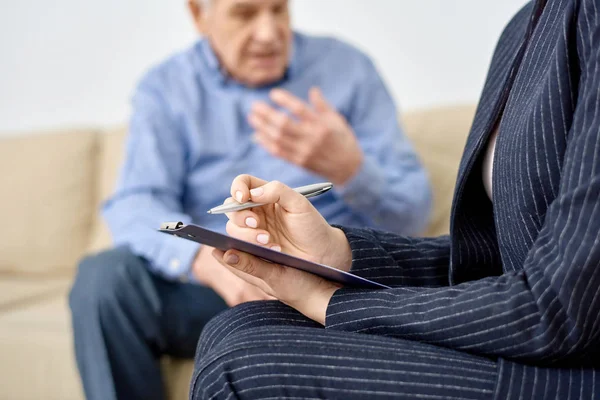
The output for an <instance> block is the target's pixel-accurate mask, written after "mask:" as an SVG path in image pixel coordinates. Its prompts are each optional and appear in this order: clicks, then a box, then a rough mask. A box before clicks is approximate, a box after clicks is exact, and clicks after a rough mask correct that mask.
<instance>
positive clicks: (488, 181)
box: [481, 128, 498, 200]
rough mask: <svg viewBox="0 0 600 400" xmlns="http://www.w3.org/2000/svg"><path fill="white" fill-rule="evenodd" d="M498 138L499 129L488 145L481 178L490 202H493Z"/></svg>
mask: <svg viewBox="0 0 600 400" xmlns="http://www.w3.org/2000/svg"><path fill="white" fill-rule="evenodd" d="M497 137H498V129H497V128H496V130H495V131H494V133H492V136H491V137H490V140H489V142H488V145H487V150H486V153H485V158H484V159H483V167H482V171H481V176H482V177H483V186H484V187H485V192H486V193H487V195H488V197H489V198H490V200H492V173H493V169H494V151H495V150H496V138H497Z"/></svg>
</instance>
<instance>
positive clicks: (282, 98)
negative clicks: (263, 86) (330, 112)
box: [270, 89, 315, 120]
mask: <svg viewBox="0 0 600 400" xmlns="http://www.w3.org/2000/svg"><path fill="white" fill-rule="evenodd" d="M270 97H271V100H273V101H274V102H275V104H277V105H279V106H280V107H283V108H285V109H287V110H288V111H290V112H291V113H292V115H294V116H295V117H296V118H298V119H300V120H313V119H314V118H315V113H314V111H313V110H312V109H311V108H310V106H309V105H308V104H306V103H305V102H304V101H302V100H301V99H299V98H298V97H296V96H294V95H293V94H291V93H290V92H288V91H287V90H283V89H273V90H271V94H270Z"/></svg>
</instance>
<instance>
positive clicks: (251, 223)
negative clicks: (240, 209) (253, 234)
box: [246, 217, 258, 228]
mask: <svg viewBox="0 0 600 400" xmlns="http://www.w3.org/2000/svg"><path fill="white" fill-rule="evenodd" d="M246 225H247V226H249V227H250V228H256V227H257V226H258V222H257V221H256V219H254V218H252V217H248V218H246Z"/></svg>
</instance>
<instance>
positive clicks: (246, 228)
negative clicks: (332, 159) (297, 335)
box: [213, 175, 352, 324]
mask: <svg viewBox="0 0 600 400" xmlns="http://www.w3.org/2000/svg"><path fill="white" fill-rule="evenodd" d="M231 194H232V197H234V198H235V199H236V200H237V201H239V202H245V201H248V200H252V201H254V202H257V203H266V205H264V206H260V207H255V208H254V209H251V210H242V211H239V212H235V213H230V214H228V215H227V216H228V218H229V222H228V223H227V233H229V234H230V235H231V236H233V237H236V238H238V239H241V240H245V241H248V242H252V243H255V244H258V245H261V246H265V247H268V248H271V249H274V250H277V251H282V252H285V253H287V254H290V255H293V256H296V257H300V258H304V259H307V260H310V261H313V262H316V263H320V264H326V265H329V266H332V267H334V268H338V269H341V270H344V271H348V270H349V269H350V265H351V262H352V255H351V251H350V246H349V244H348V241H347V239H346V236H345V235H344V233H343V232H342V231H341V230H339V229H337V228H333V227H331V226H330V225H329V224H328V223H327V222H326V221H325V219H324V218H323V217H322V216H321V215H320V214H319V212H318V211H317V210H316V209H315V208H314V207H313V205H312V204H311V203H310V202H309V201H308V200H307V199H306V198H305V197H304V196H302V195H301V194H299V193H297V192H295V191H294V190H292V189H291V188H289V187H287V186H285V185H283V184H281V183H279V182H268V183H267V182H266V181H263V180H260V179H257V178H254V177H251V176H248V175H241V176H239V177H237V178H236V179H235V180H234V182H233V184H232V186H231ZM213 256H214V257H215V258H216V259H217V260H218V261H219V262H221V263H222V264H223V265H225V266H226V267H227V268H228V269H229V270H230V271H231V272H233V273H234V274H236V275H237V276H239V277H240V278H242V279H244V280H245V281H247V282H249V283H251V284H253V285H255V286H256V287H258V288H260V289H261V290H262V291H264V292H265V293H266V294H267V295H270V296H273V297H275V298H277V299H279V300H280V301H282V302H283V303H285V304H288V305H289V306H291V307H294V308H295V309H297V310H298V311H300V312H301V313H303V314H304V315H306V316H307V317H309V318H311V319H313V320H315V321H317V322H320V323H322V324H325V314H326V310H327V305H328V304H329V300H330V299H331V296H332V295H333V293H334V292H335V291H336V290H337V289H339V288H340V287H341V286H340V285H338V284H336V283H333V282H330V281H327V280H326V279H323V278H321V277H319V276H316V275H313V274H310V273H308V272H304V271H301V270H298V269H295V268H290V267H286V266H282V265H278V264H273V263H269V262H267V261H264V260H262V259H259V258H257V257H254V256H251V255H249V254H246V253H243V252H240V251H237V250H229V251H227V252H226V253H223V252H222V251H219V250H215V251H214V252H213Z"/></svg>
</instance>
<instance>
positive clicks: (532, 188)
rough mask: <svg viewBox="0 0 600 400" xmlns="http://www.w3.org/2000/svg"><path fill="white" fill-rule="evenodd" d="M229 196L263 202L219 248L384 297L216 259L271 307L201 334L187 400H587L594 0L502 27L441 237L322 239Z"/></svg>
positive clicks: (544, 8)
mask: <svg viewBox="0 0 600 400" xmlns="http://www.w3.org/2000/svg"><path fill="white" fill-rule="evenodd" d="M380 184H385V183H383V182H381V183H380ZM375 186H376V185H375ZM250 189H253V190H252V192H250ZM237 191H241V192H242V193H243V198H244V200H246V199H248V198H250V196H251V197H252V199H253V200H256V201H260V202H265V203H270V204H269V205H267V206H264V207H259V208H255V209H253V210H246V211H241V212H238V213H234V214H231V215H230V216H229V217H230V221H229V223H228V231H229V233H230V234H231V235H234V236H236V237H239V238H242V239H245V240H249V241H254V242H256V236H257V235H258V234H261V233H262V234H268V235H269V238H270V240H269V244H267V246H269V247H276V246H279V247H281V249H282V250H283V251H285V252H286V253H289V254H292V255H296V256H299V257H303V258H307V259H310V260H313V261H317V262H321V263H324V264H328V265H332V266H335V267H336V268H339V269H343V270H350V271H352V272H353V273H355V274H358V275H361V276H363V277H366V278H369V279H373V280H376V281H379V282H381V283H384V284H387V285H389V286H391V287H392V289H389V290H364V289H362V290H360V289H352V288H340V287H339V286H337V285H335V284H333V283H331V282H327V281H325V280H323V279H321V278H319V277H316V276H313V275H310V274H307V273H304V272H301V271H298V270H295V269H291V268H285V267H283V266H279V265H274V264H267V263H264V262H262V261H260V260H258V259H256V258H253V257H251V256H249V255H247V254H243V253H240V252H237V251H229V252H227V253H226V254H223V253H219V252H216V253H215V257H217V258H218V259H219V260H220V261H221V262H222V264H223V265H224V266H226V267H227V268H229V269H231V270H232V271H234V273H236V274H238V275H239V276H241V277H243V278H244V279H246V280H247V281H249V282H251V283H253V284H255V285H256V286H258V287H259V288H261V289H263V290H264V291H265V292H266V293H268V294H270V295H272V296H274V297H276V298H278V299H279V300H280V301H281V302H256V303H247V304H245V305H242V306H239V307H236V308H234V309H231V310H228V311H227V312H225V313H224V314H222V315H220V316H219V317H217V318H216V319H214V320H213V321H212V322H211V323H210V324H209V326H207V328H206V329H205V331H204V333H203V335H202V338H201V340H200V343H199V346H198V352H197V359H196V366H195V373H194V376H193V379H192V383H191V394H190V397H191V398H193V399H203V398H240V399H250V398H251V399H255V398H260V399H266V398H341V399H353V398H368V399H375V398H426V399H446V398H456V399H488V398H498V399H517V398H519V399H521V398H522V399H546V398H557V399H599V398H600V357H599V356H600V1H598V0H538V1H536V2H532V3H530V4H528V5H527V6H525V7H524V8H523V9H522V10H521V11H520V12H519V13H518V14H517V15H516V16H515V17H514V18H513V20H512V21H511V22H510V23H509V24H508V25H507V27H506V29H505V31H504V33H503V34H502V37H501V38H500V41H499V43H498V46H497V49H496V52H495V54H494V57H493V59H492V63H491V67H490V71H489V75H488V78H487V81H486V84H485V87H484V90H483V93H482V97H481V100H480V104H479V107H478V110H477V113H476V116H475V120H474V123H473V126H472V128H471V132H470V135H469V138H468V140H467V144H466V148H465V152H464V155H463V159H462V161H461V165H460V170H459V176H458V180H457V184H456V192H455V197H454V202H453V210H452V224H451V232H450V235H449V236H445V237H439V238H409V237H403V236H398V235H394V234H389V233H384V232H379V231H373V230H367V229H347V228H344V227H332V226H329V225H327V224H326V223H325V221H324V220H323V219H322V218H321V217H320V215H319V214H318V213H317V212H316V211H315V209H314V208H313V207H312V206H311V204H310V202H308V201H307V200H306V199H304V197H302V196H300V195H298V194H296V193H295V192H293V191H291V190H290V189H289V188H287V187H285V186H283V185H281V184H279V183H276V182H271V183H267V182H264V181H261V180H259V179H256V178H253V177H248V176H242V177H239V178H238V179H236V180H235V181H234V183H233V185H232V194H235V193H236V192H237ZM372 206H373V207H377V204H374V205H372ZM385 212H386V210H381V215H382V217H385ZM249 217H252V218H255V219H256V220H257V221H258V222H259V224H258V228H250V227H248V226H247V225H246V223H245V221H246V219H247V218H249ZM284 304H285V305H284Z"/></svg>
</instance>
